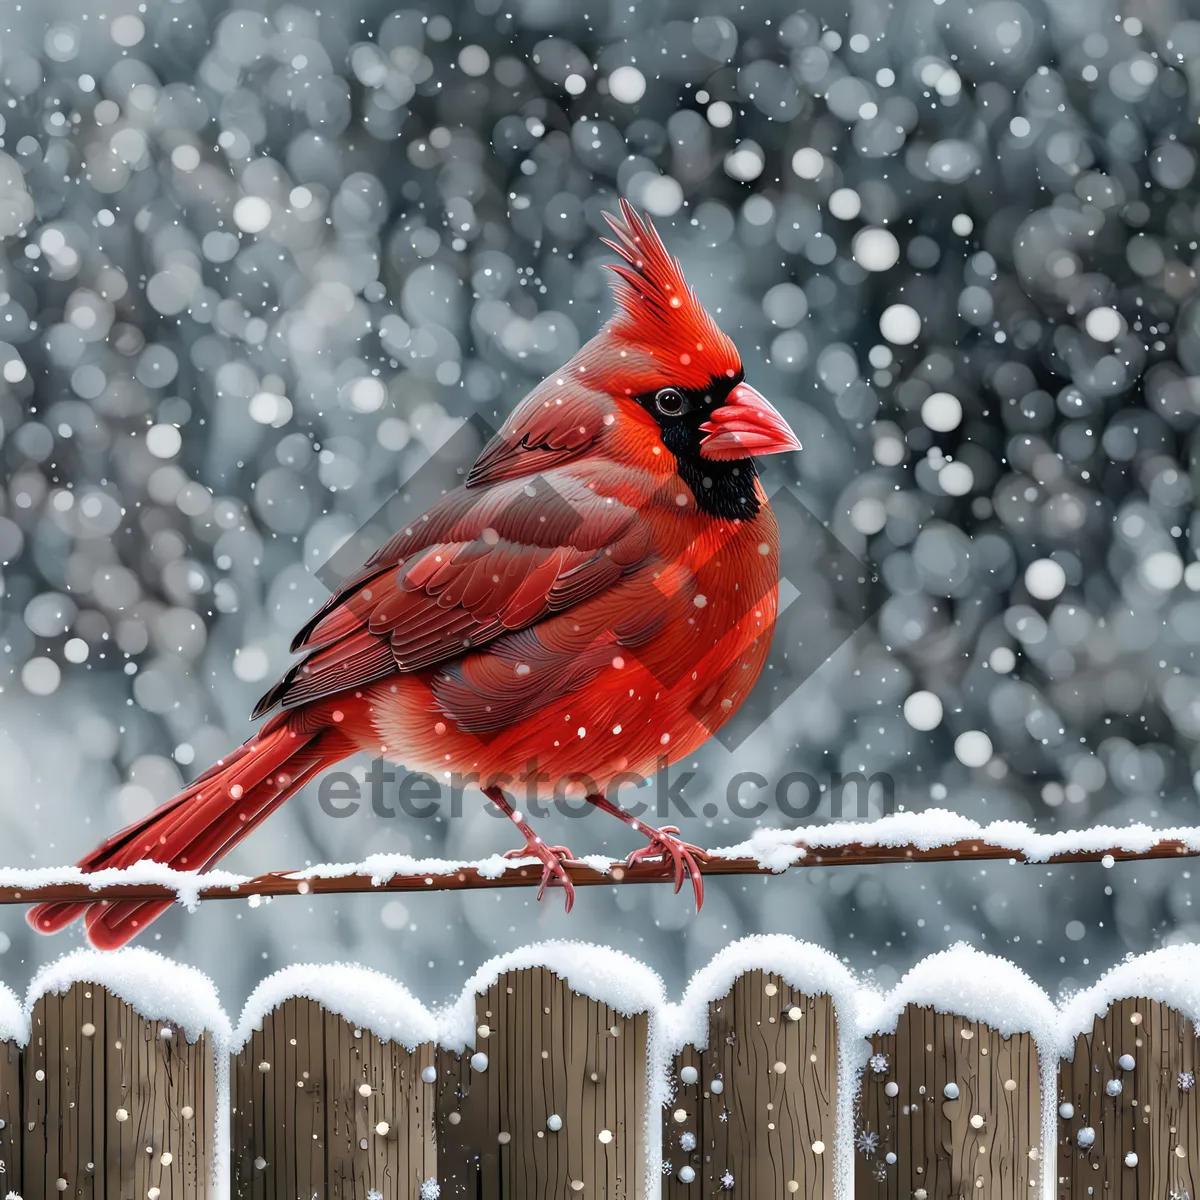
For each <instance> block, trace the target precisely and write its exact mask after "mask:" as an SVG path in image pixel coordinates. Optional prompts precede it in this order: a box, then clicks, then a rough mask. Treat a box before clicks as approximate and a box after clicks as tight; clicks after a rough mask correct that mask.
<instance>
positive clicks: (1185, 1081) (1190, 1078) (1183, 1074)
mask: <svg viewBox="0 0 1200 1200" xmlns="http://www.w3.org/2000/svg"><path fill="white" fill-rule="evenodd" d="M1195 1086H1196V1076H1195V1075H1194V1074H1192V1072H1191V1071H1180V1072H1179V1090H1180V1091H1181V1092H1190V1091H1191V1090H1192V1088H1194V1087H1195Z"/></svg>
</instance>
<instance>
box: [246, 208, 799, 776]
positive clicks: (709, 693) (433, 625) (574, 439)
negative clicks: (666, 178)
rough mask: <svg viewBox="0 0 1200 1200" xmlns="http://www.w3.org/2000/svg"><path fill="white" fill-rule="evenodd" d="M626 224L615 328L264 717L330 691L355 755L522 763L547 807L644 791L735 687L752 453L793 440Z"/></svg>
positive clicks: (744, 636)
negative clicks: (341, 700)
mask: <svg viewBox="0 0 1200 1200" xmlns="http://www.w3.org/2000/svg"><path fill="white" fill-rule="evenodd" d="M623 212H624V220H623V221H614V222H613V228H614V231H615V235H616V240H615V241H614V242H611V243H610V245H612V246H613V247H614V248H615V249H617V250H618V252H619V253H620V254H621V255H622V257H623V259H624V260H625V261H624V262H623V263H622V264H621V265H619V266H618V267H616V268H615V270H616V272H617V274H618V277H619V282H618V286H617V296H618V301H619V311H618V313H617V315H616V317H614V319H613V320H612V321H611V322H610V323H609V324H608V325H607V326H606V327H605V329H604V330H602V331H601V333H600V334H599V335H598V336H597V337H596V338H594V339H593V340H592V341H591V342H589V343H588V344H587V345H586V346H585V347H584V348H583V349H582V350H581V351H580V352H579V353H578V354H577V355H576V356H575V357H574V358H573V359H572V360H571V361H570V362H568V363H567V364H566V365H565V366H564V367H563V368H562V369H561V370H559V371H557V372H555V373H554V374H553V375H551V376H550V377H548V378H547V379H546V380H545V381H543V383H541V384H540V385H539V386H538V387H537V388H535V389H534V390H533V392H531V393H530V394H529V395H528V396H527V397H526V398H525V400H524V401H523V402H522V403H521V404H520V405H519V406H518V407H517V409H516V410H515V411H514V412H513V414H512V415H511V416H510V417H509V419H508V420H507V421H506V422H505V423H504V426H503V427H502V429H501V430H500V431H499V433H498V434H497V435H496V436H495V437H494V438H493V439H492V441H491V442H490V443H489V445H488V446H487V447H485V449H484V450H483V452H482V454H481V455H480V457H479V459H478V461H477V462H476V463H475V465H474V467H473V468H472V470H471V471H470V473H469V475H468V477H467V481H466V484H465V486H464V487H462V488H460V489H458V490H457V491H455V492H453V493H451V494H449V495H447V496H446V497H445V498H443V499H442V500H441V501H440V502H439V503H437V504H436V505H434V507H433V508H432V509H430V510H429V511H428V512H427V513H426V514H424V516H422V518H421V519H420V520H419V521H416V522H414V523H413V525H412V526H410V527H408V528H405V529H403V530H400V531H398V532H397V533H396V535H395V536H394V537H393V538H392V539H391V540H390V541H389V542H388V543H387V544H386V545H385V546H384V547H382V548H381V549H380V550H379V551H378V552H377V553H376V554H375V555H374V557H373V558H372V559H371V561H370V562H369V563H368V564H367V565H366V567H364V569H363V570H362V571H361V572H359V573H358V574H357V575H356V576H354V577H353V578H352V579H350V580H348V581H347V582H346V583H345V584H344V585H343V586H342V587H341V589H340V590H339V591H338V593H337V594H336V595H335V596H333V597H332V598H331V599H330V601H329V602H328V603H327V604H326V605H325V606H324V608H323V609H322V610H321V611H320V613H318V614H317V616H316V617H315V618H314V619H313V621H312V622H310V624H309V625H308V626H307V627H306V629H305V630H304V631H303V632H302V633H301V635H300V636H299V637H298V638H297V640H296V644H295V648H296V649H299V650H302V651H303V652H304V653H305V658H304V661H303V662H302V663H301V664H300V665H299V666H298V667H296V668H294V669H293V670H292V671H291V672H289V674H288V675H287V676H286V677H285V678H284V679H283V680H281V681H280V683H279V684H278V685H277V686H276V687H275V688H274V689H273V690H272V691H271V692H270V693H268V695H267V696H266V697H264V699H263V701H262V703H261V705H260V709H259V711H260V712H265V711H267V710H269V709H270V708H272V707H274V706H276V705H282V706H283V707H284V708H293V707H296V706H299V705H305V704H312V703H314V702H317V701H321V700H324V699H327V698H329V697H331V696H334V695H336V694H339V693H342V694H347V693H349V694H348V695H346V699H347V701H349V703H347V704H346V705H345V706H344V709H345V710H346V711H345V712H343V716H342V719H343V720H344V721H345V722H346V723H345V725H344V726H343V727H344V728H346V729H347V730H353V732H354V735H355V737H356V739H357V740H358V742H359V744H360V745H361V747H362V748H363V749H367V750H370V751H371V752H373V753H382V754H384V755H386V756H388V757H391V758H394V759H396V760H397V761H400V762H403V763H404V764H405V765H406V766H408V767H409V768H415V769H422V770H426V771H430V772H433V773H435V774H437V775H439V776H440V775H443V774H446V775H449V774H453V773H457V774H459V775H464V774H468V773H470V774H477V775H478V776H480V777H482V778H483V779H484V780H485V781H486V780H487V779H488V778H489V777H493V776H500V777H505V778H507V779H514V780H516V779H526V778H527V777H528V776H529V775H530V774H531V773H533V772H536V773H538V774H539V775H541V776H543V777H544V778H543V779H542V780H541V782H540V784H539V787H538V790H539V792H540V793H541V794H543V795H546V794H549V793H552V792H553V791H554V789H555V787H556V786H558V787H560V788H561V787H565V786H566V783H565V782H564V781H566V780H567V779H568V777H570V776H576V775H578V776H581V777H586V779H587V781H588V784H589V786H592V787H593V790H595V791H604V790H605V789H606V787H608V785H609V784H610V783H611V781H612V779H613V777H614V776H616V775H619V774H621V773H622V772H628V773H631V774H635V775H640V776H643V777H648V776H650V775H652V774H653V773H654V771H655V770H656V769H657V768H658V767H659V766H661V765H662V764H663V763H664V762H671V761H675V760H676V759H677V758H679V757H680V756H682V755H686V754H688V753H690V752H692V751H693V750H694V749H695V748H696V747H697V746H698V745H699V744H700V743H702V742H703V741H705V740H706V739H707V738H708V737H709V736H710V735H711V734H712V733H713V732H714V731H715V730H716V729H717V728H719V726H720V725H721V724H722V723H723V722H724V721H725V720H726V719H728V717H729V716H730V715H731V714H732V713H733V712H734V711H735V710H736V709H737V707H738V706H739V705H740V704H741V703H742V701H743V700H744V699H745V698H746V696H747V695H748V694H749V691H750V689H751V688H752V687H753V685H754V682H755V680H756V679H757V677H758V674H759V672H760V670H761V669H762V665H763V662H764V660H765V657H766V654H767V650H768V647H769V643H770V637H771V632H772V628H773V625H774V620H775V613H776V591H777V582H778V530H777V527H776V524H775V519H774V516H773V515H772V513H771V510H770V507H769V505H768V504H767V500H766V496H765V494H764V493H763V490H762V486H761V483H760V482H759V480H758V477H757V472H756V471H755V468H754V463H753V458H752V455H754V454H759V453H770V452H773V451H776V450H782V449H795V448H798V443H797V442H796V441H795V438H794V436H793V435H792V434H791V432H790V430H789V429H788V428H787V426H786V424H785V423H784V422H783V420H782V418H781V417H780V416H779V414H778V413H776V412H775V411H774V409H772V408H771V407H770V405H768V404H767V403H766V401H765V400H764V399H763V398H762V397H761V396H760V395H759V394H758V393H757V392H755V391H754V390H753V389H752V388H750V387H749V386H748V385H747V384H746V383H745V382H744V380H743V371H742V365H741V361H740V359H739V357H738V355H737V351H736V349H735V348H734V346H733V343H732V342H731V341H730V340H729V338H728V337H727V336H726V335H725V334H724V333H722V332H721V330H720V329H718V328H717V326H716V324H715V323H714V322H713V321H712V319H711V317H710V316H709V315H708V313H707V312H706V311H705V310H704V309H703V307H702V306H701V305H700V304H699V302H698V300H697V299H696V297H695V296H694V294H693V293H692V292H691V291H690V289H689V288H688V287H687V285H686V283H685V282H684V280H683V275H682V272H681V270H680V268H679V264H678V263H677V262H676V261H675V260H674V259H672V258H670V257H669V256H668V255H667V253H666V251H665V249H664V248H663V245H662V242H661V241H660V240H659V238H658V235H657V234H656V233H655V232H654V230H653V228H652V227H651V226H649V224H648V223H645V222H643V221H641V220H640V219H639V218H638V217H637V216H636V214H634V213H633V211H632V210H631V209H629V208H628V207H627V206H626V207H625V208H624V210H623Z"/></svg>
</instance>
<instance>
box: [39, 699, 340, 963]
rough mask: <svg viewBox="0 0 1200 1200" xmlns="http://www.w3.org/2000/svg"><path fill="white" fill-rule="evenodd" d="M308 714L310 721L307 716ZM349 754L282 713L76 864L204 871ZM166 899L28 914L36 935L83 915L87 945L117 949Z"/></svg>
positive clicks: (330, 731)
mask: <svg viewBox="0 0 1200 1200" xmlns="http://www.w3.org/2000/svg"><path fill="white" fill-rule="evenodd" d="M305 717H307V718H308V719H304V718H305ZM353 749H354V746H353V744H352V743H351V741H350V739H349V738H348V737H346V736H345V734H343V733H342V732H341V731H340V730H338V729H336V728H331V727H328V726H322V725H318V724H317V723H316V722H314V721H313V720H312V719H311V714H301V713H287V714H281V715H280V716H279V717H277V718H276V719H275V720H274V721H271V722H269V723H268V724H267V725H266V726H265V727H264V728H263V729H262V730H260V731H259V733H258V734H256V735H255V736H254V737H253V738H251V739H250V741H248V742H246V744H245V745H243V746H240V747H239V748H238V749H237V750H235V751H234V752H233V753H232V754H231V755H229V756H228V757H227V758H224V759H222V760H221V761H220V762H218V763H217V764H216V765H215V766H214V767H212V768H210V769H209V770H208V771H206V772H205V773H204V774H203V775H201V776H200V777H199V778H198V779H196V780H195V781H194V782H193V783H192V784H191V785H190V786H189V787H187V788H186V789H185V790H184V791H182V792H180V794H179V795H178V796H176V797H174V799H171V800H168V801H167V802H166V803H165V804H163V805H161V806H160V807H159V808H157V809H155V810H154V812H152V813H150V814H149V815H148V816H145V817H143V818H142V819H141V820H139V821H135V822H134V823H133V824H132V825H129V826H127V827H126V828H125V829H122V830H121V831H120V832H119V833H116V834H113V836H112V837H110V838H109V839H108V840H107V841H105V842H104V843H103V844H102V845H100V846H98V847H97V848H96V849H95V850H93V851H92V852H91V853H90V854H89V855H87V857H86V858H83V859H81V860H80V862H79V864H78V865H79V866H80V867H81V868H82V869H83V870H84V871H88V872H91V871H100V870H104V869H106V868H110V867H130V866H133V864H134V863H138V862H144V861H150V862H158V863H164V864H166V865H167V866H170V867H174V868H175V869H176V870H180V871H205V870H207V869H208V868H209V867H211V866H212V865H213V864H214V863H216V862H217V861H218V860H219V859H220V858H222V857H223V856H224V855H225V854H227V853H228V852H229V851H230V850H232V849H233V847H234V846H236V845H237V844H238V842H240V841H241V840H242V839H243V838H244V837H246V836H247V835H248V834H250V833H251V832H252V831H253V830H254V829H255V828H257V827H258V825H260V824H261V823H262V822H263V821H265V820H266V819H267V817H269V816H270V815H271V814H272V813H273V812H274V811H275V810H276V809H277V808H278V807H279V806H280V805H281V804H282V803H283V802H284V801H285V800H286V799H287V798H288V797H289V796H291V795H292V794H293V793H294V792H296V791H298V790H299V789H300V788H301V787H303V786H304V784H305V783H307V782H308V780H309V779H311V778H312V777H313V776H314V775H316V774H317V773H318V772H319V771H321V770H323V769H324V768H325V767H327V766H329V765H331V764H332V763H335V762H337V761H338V760H339V759H342V758H344V757H346V755H348V754H350V753H351V752H352V751H353ZM172 903H173V902H172V901H171V900H166V899H163V900H93V901H55V902H50V903H47V904H39V905H38V906H37V907H36V908H33V909H31V910H30V913H29V923H30V924H31V925H32V926H33V928H34V929H36V930H37V931H38V932H39V933H56V932H58V931H59V930H60V929H63V928H65V927H66V926H67V925H70V924H71V923H72V922H73V921H75V920H77V919H78V918H79V917H83V918H84V923H85V925H86V927H87V936H88V940H89V941H90V942H91V943H92V945H94V946H96V947H98V948H99V949H102V950H115V949H116V948H117V947H118V946H123V945H124V944H125V943H126V942H128V941H129V940H130V939H131V938H133V937H134V936H135V935H136V934H138V933H140V932H141V930H143V929H144V928H145V927H146V926H147V925H148V924H150V922H151V921H153V920H154V919H155V917H158V916H160V915H161V914H162V913H164V912H166V910H167V909H168V908H170V907H171V904H172Z"/></svg>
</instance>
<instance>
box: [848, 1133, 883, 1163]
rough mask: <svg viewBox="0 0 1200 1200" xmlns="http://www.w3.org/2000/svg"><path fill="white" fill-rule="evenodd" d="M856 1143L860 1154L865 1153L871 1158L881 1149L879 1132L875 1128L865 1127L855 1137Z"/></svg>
mask: <svg viewBox="0 0 1200 1200" xmlns="http://www.w3.org/2000/svg"><path fill="white" fill-rule="evenodd" d="M854 1145H855V1146H856V1147H857V1148H858V1152H859V1154H865V1155H866V1156H867V1158H870V1157H871V1155H872V1154H874V1153H875V1151H876V1150H878V1149H879V1134H877V1133H875V1132H874V1131H873V1130H870V1129H864V1130H863V1131H862V1132H861V1133H860V1134H859V1135H858V1137H856V1138H855V1139H854Z"/></svg>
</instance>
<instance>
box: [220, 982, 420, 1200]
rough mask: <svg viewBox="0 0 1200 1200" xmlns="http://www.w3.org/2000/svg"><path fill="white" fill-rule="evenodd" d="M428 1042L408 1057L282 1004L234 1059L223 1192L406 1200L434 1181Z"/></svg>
mask: <svg viewBox="0 0 1200 1200" xmlns="http://www.w3.org/2000/svg"><path fill="white" fill-rule="evenodd" d="M435 1061H436V1054H435V1051H434V1048H433V1046H432V1045H425V1046H419V1047H417V1049H416V1050H415V1051H409V1050H408V1049H407V1048H405V1047H404V1046H402V1045H400V1044H399V1043H396V1042H384V1041H381V1040H380V1039H379V1038H378V1037H376V1036H375V1035H374V1034H373V1033H371V1031H370V1030H367V1029H362V1028H359V1027H356V1026H354V1025H351V1024H350V1022H348V1021H346V1020H345V1019H344V1018H343V1017H341V1016H338V1015H337V1014H335V1013H330V1012H326V1011H325V1010H324V1009H323V1008H322V1007H321V1006H320V1005H319V1004H317V1003H316V1002H315V1001H313V1000H309V999H305V998H299V997H298V998H294V999H290V1000H286V1001H284V1003H283V1004H281V1005H279V1006H278V1007H277V1008H276V1009H274V1010H273V1011H272V1012H270V1013H268V1014H267V1015H266V1016H265V1017H264V1018H263V1021H262V1028H261V1029H260V1030H256V1031H254V1032H253V1033H252V1034H251V1036H250V1039H249V1041H248V1042H247V1043H246V1045H245V1046H244V1047H243V1049H242V1050H241V1051H240V1052H239V1053H238V1054H235V1055H234V1056H233V1062H232V1065H231V1070H230V1079H231V1084H232V1088H233V1096H232V1101H231V1107H232V1116H233V1121H232V1132H231V1138H232V1157H233V1162H232V1175H233V1193H234V1195H235V1196H238V1197H245V1198H246V1200H275V1198H276V1197H279V1196H288V1197H291V1196H298V1197H310V1196H312V1195H313V1194H314V1193H315V1194H316V1195H317V1196H319V1197H321V1198H322V1200H325V1198H326V1197H328V1198H329V1200H363V1198H364V1197H366V1196H367V1194H368V1193H370V1192H377V1193H378V1194H379V1195H380V1196H382V1197H383V1200H411V1198H413V1197H416V1196H417V1195H419V1192H420V1188H421V1185H422V1184H423V1183H424V1182H425V1180H426V1179H432V1178H434V1177H435V1174H436V1171H437V1155H436V1146H435V1141H434V1119H433V1118H434V1110H435V1096H436V1088H435V1083H436V1081H435V1080H430V1081H428V1082H427V1081H426V1080H425V1079H424V1078H423V1074H422V1073H423V1072H425V1071H426V1070H427V1069H432V1068H434V1066H435Z"/></svg>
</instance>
